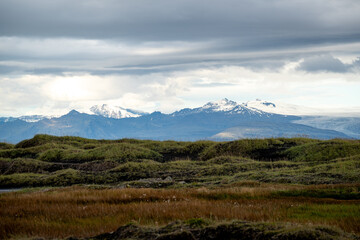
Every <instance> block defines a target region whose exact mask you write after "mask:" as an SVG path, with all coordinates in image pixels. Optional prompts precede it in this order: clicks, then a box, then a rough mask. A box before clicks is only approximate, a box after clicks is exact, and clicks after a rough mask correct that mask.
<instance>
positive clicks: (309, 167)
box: [0, 135, 360, 239]
mask: <svg viewBox="0 0 360 240" xmlns="http://www.w3.org/2000/svg"><path fill="white" fill-rule="evenodd" d="M0 188H2V189H9V188H24V189H22V190H21V191H19V192H11V193H4V194H0V223H1V224H0V239H2V238H20V239H21V238H34V237H40V238H67V237H78V238H83V237H93V236H96V235H99V234H104V233H107V232H112V231H115V230H116V229H118V228H119V227H120V226H122V225H126V226H124V227H123V228H120V230H119V231H115V232H114V234H109V235H101V236H99V238H100V239H103V238H106V239H121V238H131V239H207V238H211V237H210V235H211V234H212V233H213V234H215V235H216V234H218V236H220V237H219V238H211V239H222V238H221V234H225V235H226V234H228V235H227V236H238V235H239V234H240V235H241V234H244V233H246V234H245V235H244V238H245V239H253V238H254V236H257V237H258V238H261V239H270V238H271V239H359V237H356V236H355V235H348V234H356V235H357V236H359V235H360V141H358V140H341V139H336V140H329V141H320V140H314V139H306V138H278V139H244V140H238V141H232V142H211V141H198V142H175V141H150V140H134V139H122V140H112V141H110V140H91V139H84V138H79V137H54V136H48V135H37V136H35V137H34V138H32V139H29V140H25V141H22V142H20V143H18V144H16V145H11V144H6V143H0ZM179 220H180V221H181V222H180V223H179V222H175V223H174V221H179ZM233 221H237V222H235V223H234V222H233ZM239 221H240V222H239ZM242 221H247V222H245V223H244V222H242ZM128 224H136V226H141V227H135V226H134V225H131V226H130V225H128ZM168 224H170V225H168ZM165 225H168V226H170V227H168V226H167V227H164V226H165ZM144 226H148V228H146V227H144ZM171 226H175V227H174V228H173V227H171ZM323 226H325V227H323ZM332 228H334V229H335V230H334V229H332ZM121 229H123V230H121ZM183 229H187V230H186V231H185V232H186V233H185V234H187V237H186V236H185V235H184V236H182V235H181V234H183V233H182V231H183ZM224 229H227V230H226V231H225V232H223V230H224ZM171 231H175V232H171ZM179 231H180V232H179ZM227 231H230V232H227ZM124 233H129V235H123V234H124ZM210 233H211V234H210ZM147 234H150V235H147ZM162 234H165V235H166V234H170V235H171V236H170V235H169V236H168V237H165V238H162V237H161V236H162ZM173 234H175V235H176V234H180V235H179V236H177V237H175V236H173ZM208 234H210V235H208ZM231 234H233V235H231ZM247 234H250V235H247ZM254 234H255V235H254ZM256 234H260V235H256ZM289 234H290V235H289ZM160 235H161V236H160ZM215 235H214V236H215ZM139 236H142V237H141V238H140V237H139ZM166 236H167V235H166ZM189 236H190V237H189ZM195 236H196V237H195ZM211 236H212V235H211ZM260 236H261V237H260ZM229 239H231V237H229ZM235 239H236V238H235Z"/></svg>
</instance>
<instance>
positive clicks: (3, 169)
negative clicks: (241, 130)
mask: <svg viewBox="0 0 360 240" xmlns="http://www.w3.org/2000/svg"><path fill="white" fill-rule="evenodd" d="M0 174H1V175H0V187H2V188H18V187H39V186H68V185H73V184H109V185H120V186H133V187H166V186H172V187H180V186H181V187H182V186H192V187H193V186H195V187H196V186H209V185H226V184H231V183H235V182H239V181H244V180H251V181H259V182H273V183H301V184H331V183H333V184H339V183H359V182H360V141H358V140H339V139H338V140H329V141H320V140H313V139H306V138H278V139H251V140H250V139H245V140H238V141H231V142H211V141H197V142H176V141H151V140H135V139H121V140H91V139H84V138H79V137H55V136H49V135H36V136H35V137H34V138H32V139H29V140H25V141H22V142H20V143H18V144H16V145H11V144H5V143H2V144H1V145H0Z"/></svg>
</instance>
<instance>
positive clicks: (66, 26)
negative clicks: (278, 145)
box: [0, 0, 360, 44]
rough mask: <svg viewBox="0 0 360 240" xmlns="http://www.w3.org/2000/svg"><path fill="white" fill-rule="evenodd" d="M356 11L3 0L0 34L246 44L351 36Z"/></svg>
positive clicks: (162, 0) (164, 0) (318, 5)
mask: <svg viewBox="0 0 360 240" xmlns="http://www.w3.org/2000/svg"><path fill="white" fill-rule="evenodd" d="M359 10H360V4H359V2H358V1H357V0H344V1H327V0H319V1H316V2H314V1H310V0H305V1H283V0H272V1H268V0H257V1H253V0H242V1H239V0H221V1H211V2H209V1H208V0H198V1H191V0H174V1H168V0H153V1H150V2H149V1H148V0H135V1H125V0H121V1H116V0H104V1H99V0H78V1H73V0H52V1H47V0H2V1H1V2H0V34H1V35H2V36H27V37H29V36H30V37H69V38H92V39H99V38H120V39H131V40H132V41H163V40H185V41H186V40H189V39H191V40H193V39H209V38H233V37H235V38H237V39H238V38H241V39H243V40H244V42H243V44H246V42H245V41H246V40H247V37H249V36H259V37H262V38H264V37H266V38H271V39H280V38H281V39H295V40H296V38H303V37H305V38H306V37H310V38H311V37H314V38H317V36H319V35H321V36H324V35H334V36H337V37H341V36H345V37H346V36H351V35H352V34H353V33H354V32H355V33H359V32H360V31H359V30H360V26H359V24H358V22H359V21H360V17H359V14H358V12H359ZM334 19H336V21H335V20H334ZM253 40H255V39H253ZM274 43H276V41H274V42H273V43H272V44H274Z"/></svg>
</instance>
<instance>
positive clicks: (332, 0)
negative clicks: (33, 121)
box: [0, 0, 360, 116]
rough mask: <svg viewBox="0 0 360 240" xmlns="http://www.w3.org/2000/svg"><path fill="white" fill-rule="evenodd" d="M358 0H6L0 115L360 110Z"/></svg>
mask: <svg viewBox="0 0 360 240" xmlns="http://www.w3.org/2000/svg"><path fill="white" fill-rule="evenodd" d="M359 13H360V1H359V0H292V1H288V0H195V1H194V0H171V1H169V0H151V1H148V0H131V1H130V0H127V1H124V0H77V1H73V0H51V1H48V0H1V1H0V95H1V101H0V116H21V115H31V114H42V115H60V114H65V113H66V112H68V111H70V110H71V109H77V110H79V111H83V112H86V111H87V110H88V109H89V108H90V107H91V106H93V105H96V104H105V103H106V104H111V105H116V106H122V107H126V108H133V109H138V110H142V111H147V112H152V111H162V112H164V113H170V112H172V111H175V110H178V109H181V108H184V107H198V106H201V105H203V104H205V103H206V102H208V101H215V100H219V99H222V98H228V99H231V100H234V101H237V102H239V103H242V102H246V101H249V100H254V99H263V100H267V101H273V102H282V103H289V104H297V105H302V106H309V107H318V108H321V109H324V111H325V110H326V111H328V109H331V108H344V109H350V108H354V107H358V106H360V24H359V23H360V14H359Z"/></svg>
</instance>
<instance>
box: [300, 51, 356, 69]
mask: <svg viewBox="0 0 360 240" xmlns="http://www.w3.org/2000/svg"><path fill="white" fill-rule="evenodd" d="M350 67H351V65H350V64H345V63H343V62H342V61H340V60H339V59H337V58H334V57H333V56H331V55H320V56H313V57H309V58H305V59H304V61H303V62H301V64H300V66H299V67H298V69H299V70H304V71H307V72H338V73H344V72H347V71H349V69H350Z"/></svg>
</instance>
